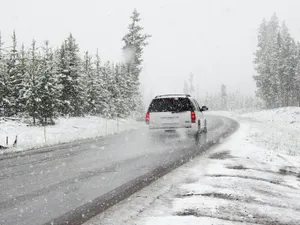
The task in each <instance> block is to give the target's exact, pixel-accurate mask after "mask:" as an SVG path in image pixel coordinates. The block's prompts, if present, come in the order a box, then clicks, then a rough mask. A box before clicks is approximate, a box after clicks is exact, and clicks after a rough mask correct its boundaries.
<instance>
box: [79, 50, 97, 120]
mask: <svg viewBox="0 0 300 225" xmlns="http://www.w3.org/2000/svg"><path fill="white" fill-rule="evenodd" d="M82 72H83V76H84V80H85V83H86V93H85V96H86V101H87V102H86V108H85V112H86V113H90V114H92V115H95V114H97V113H98V112H99V99H98V97H99V87H98V85H99V84H98V81H97V76H96V69H95V68H94V66H93V63H92V56H90V55H89V53H88V52H85V55H84V59H83V71H82Z"/></svg>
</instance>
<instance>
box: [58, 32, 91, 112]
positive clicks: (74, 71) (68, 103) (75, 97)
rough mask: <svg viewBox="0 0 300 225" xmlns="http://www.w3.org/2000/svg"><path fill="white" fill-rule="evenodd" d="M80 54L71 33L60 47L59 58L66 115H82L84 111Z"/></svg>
mask: <svg viewBox="0 0 300 225" xmlns="http://www.w3.org/2000/svg"><path fill="white" fill-rule="evenodd" d="M78 54H79V47H78V45H77V44H76V41H75V39H74V38H73V36H72V34H70V35H69V37H68V38H67V40H65V42H64V43H63V45H62V47H61V49H60V54H59V59H58V73H59V82H60V84H61V85H62V95H61V101H62V108H61V112H62V113H63V114H64V115H71V116H82V115H83V113H84V103H85V99H84V98H83V96H82V93H83V92H84V87H83V84H82V83H81V82H80V80H81V77H80V71H81V68H80V64H81V62H80V58H79V55H78Z"/></svg>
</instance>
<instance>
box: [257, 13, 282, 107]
mask: <svg viewBox="0 0 300 225" xmlns="http://www.w3.org/2000/svg"><path fill="white" fill-rule="evenodd" d="M278 33H279V25H278V19H277V17H276V15H275V14H274V15H273V16H272V18H271V20H270V21H269V22H267V21H266V20H263V22H262V24H261V26H260V29H259V34H258V45H257V47H258V49H257V51H256V53H255V60H254V63H255V66H256V67H255V69H256V71H257V75H256V76H254V80H255V81H256V85H257V88H258V93H257V94H258V96H259V97H261V98H262V99H263V100H264V101H265V102H266V105H267V107H268V108H273V107H276V106H278V105H279V97H278V96H279V93H280V91H279V83H280V82H279V80H278V76H277V73H278V55H279V46H278Z"/></svg>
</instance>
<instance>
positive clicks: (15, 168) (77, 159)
mask: <svg viewBox="0 0 300 225" xmlns="http://www.w3.org/2000/svg"><path fill="white" fill-rule="evenodd" d="M208 121H209V123H208V124H209V127H208V130H209V132H208V135H207V137H202V138H201V140H200V141H199V142H197V141H195V140H194V139H193V138H189V137H185V136H184V135H180V134H172V133H171V134H165V135H163V136H160V137H152V138H149V135H148V131H147V129H140V130H136V131H132V132H128V133H122V134H118V135H115V136H111V137H108V138H99V139H95V140H90V141H89V142H78V143H73V144H67V145H61V146H60V147H58V148H57V149H55V148H54V149H53V150H49V149H42V150H39V152H31V153H30V154H25V155H13V157H6V158H4V157H5V156H1V157H3V158H0V224H1V225H2V224H3V225H4V224H5V225H21V224H24V225H25V224H26V225H29V224H30V225H35V224H45V223H47V222H51V221H52V220H53V219H55V218H58V217H61V216H62V215H64V214H65V215H66V214H67V213H68V212H70V211H72V210H74V209H75V208H78V207H79V208H80V207H81V206H82V205H84V204H87V203H89V202H92V201H93V200H94V199H96V198H98V197H99V196H105V195H106V194H107V193H109V192H111V191H112V190H114V189H116V188H118V187H120V186H121V185H124V184H126V183H129V182H130V181H132V180H133V179H135V178H137V177H139V176H142V175H145V174H147V173H149V172H150V171H153V170H155V169H156V168H158V167H161V166H164V165H169V164H168V163H170V162H178V161H180V160H181V159H183V158H184V157H186V156H189V157H192V156H194V155H196V154H199V153H201V151H203V150H204V149H203V148H201V146H203V143H204V142H203V141H205V143H207V142H209V143H214V142H217V141H218V140H219V139H220V138H221V136H222V135H224V133H226V132H228V131H229V130H233V129H234V127H236V124H235V123H234V121H232V120H230V119H226V118H221V117H213V116H209V117H208ZM204 138H205V140H204ZM80 216H81V217H82V218H84V217H85V215H84V214H82V215H80ZM53 223H54V224H61V223H62V222H60V220H55V221H54V222H53ZM49 224H50V223H49ZM71 224H73V223H72V222H71Z"/></svg>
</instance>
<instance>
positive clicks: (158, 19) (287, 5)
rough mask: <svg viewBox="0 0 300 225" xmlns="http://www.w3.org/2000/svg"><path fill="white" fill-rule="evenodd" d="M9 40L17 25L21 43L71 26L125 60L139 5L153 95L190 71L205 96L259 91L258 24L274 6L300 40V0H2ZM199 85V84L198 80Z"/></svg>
mask: <svg viewBox="0 0 300 225" xmlns="http://www.w3.org/2000/svg"><path fill="white" fill-rule="evenodd" d="M0 1H1V8H0V30H1V32H2V36H3V38H4V41H5V42H8V43H9V42H10V41H11V40H10V36H11V33H12V31H13V30H14V29H15V30H16V33H17V36H18V40H19V44H20V43H21V42H24V43H25V44H26V45H29V44H30V42H31V40H32V38H35V39H36V40H37V42H38V43H42V42H43V41H44V40H49V41H50V43H51V44H52V45H53V46H57V45H60V44H61V42H62V40H64V39H65V38H66V37H67V36H68V34H69V33H70V32H72V33H73V35H74V37H75V38H76V39H77V42H78V44H79V45H80V49H81V51H82V52H83V51H85V50H89V51H90V52H91V53H94V52H96V49H97V48H98V49H99V54H100V56H101V58H102V59H103V60H113V61H120V60H122V54H121V47H122V42H121V38H122V36H123V35H124V34H125V32H126V31H127V25H128V24H129V22H130V19H129V17H130V15H131V13H132V11H133V9H134V8H136V9H137V10H138V11H139V12H140V14H141V18H142V21H141V24H142V25H143V26H144V28H145V31H146V32H147V33H149V34H151V35H152V38H151V39H150V40H149V46H147V48H146V49H145V54H144V59H145V61H144V70H143V72H142V75H141V82H142V85H143V88H144V90H145V93H146V96H147V97H149V95H150V94H152V95H155V94H160V93H168V92H182V90H183V82H184V80H185V79H188V75H189V73H193V74H194V75H195V84H198V86H199V95H204V94H205V93H206V92H217V91H219V89H220V85H221V84H222V83H224V84H225V85H227V87H228V89H229V90H231V91H235V90H240V91H241V92H244V93H245V94H247V95H253V94H254V91H255V84H254V82H253V79H252V75H253V74H254V70H253V64H252V61H253V53H254V51H255V48H256V42H257V29H258V27H259V25H260V23H261V21H262V19H263V18H264V17H265V18H270V17H271V15H272V14H273V12H275V13H276V14H277V16H278V17H279V19H280V20H281V21H282V20H285V21H286V23H287V25H288V27H289V28H290V31H291V34H292V36H293V37H294V38H295V39H296V40H297V41H298V40H299V41H300V13H299V9H300V1H298V0H251V1H250V0H247V1H246V0H181V1H179V0H157V1H156V0H152V1H150V0H149V1H145V0H107V1H104V0H0ZM196 86H197V85H196Z"/></svg>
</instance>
